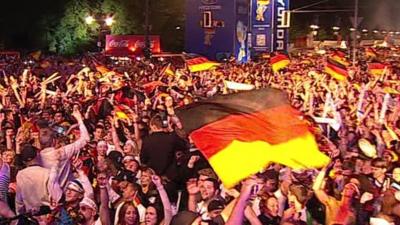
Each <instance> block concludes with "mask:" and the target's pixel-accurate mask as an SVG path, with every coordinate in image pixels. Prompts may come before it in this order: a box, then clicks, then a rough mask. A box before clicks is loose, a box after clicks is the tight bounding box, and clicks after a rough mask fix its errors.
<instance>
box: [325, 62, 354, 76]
mask: <svg viewBox="0 0 400 225" xmlns="http://www.w3.org/2000/svg"><path fill="white" fill-rule="evenodd" d="M325 72H326V73H327V74H329V75H331V76H332V77H333V78H335V79H337V80H340V81H343V80H346V79H347V77H348V76H349V74H348V72H347V67H346V66H345V65H342V64H340V63H338V62H336V61H335V60H333V59H330V58H328V59H327V61H326V65H325Z"/></svg>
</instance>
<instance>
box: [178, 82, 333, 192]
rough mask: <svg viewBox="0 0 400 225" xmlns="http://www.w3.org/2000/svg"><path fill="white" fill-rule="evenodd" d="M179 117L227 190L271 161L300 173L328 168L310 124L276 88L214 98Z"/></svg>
mask: <svg viewBox="0 0 400 225" xmlns="http://www.w3.org/2000/svg"><path fill="white" fill-rule="evenodd" d="M177 115H178V117H179V118H180V119H181V122H182V124H183V127H184V129H185V130H186V131H187V132H188V133H189V134H190V138H191V139H192V140H193V142H194V144H195V145H196V146H197V147H198V148H199V149H200V151H201V152H202V153H203V155H204V156H205V157H206V158H207V159H208V161H209V163H210V164H211V166H212V167H213V169H214V170H215V172H216V173H217V174H218V176H219V177H220V179H221V180H222V182H223V183H224V185H225V187H227V188H229V187H232V186H234V185H235V184H237V183H238V182H239V181H240V180H242V179H244V178H246V177H247V176H249V175H251V174H254V173H257V172H258V171H260V170H261V169H263V168H265V167H266V166H267V165H268V164H269V163H272V162H275V163H280V164H283V165H286V166H289V167H292V168H295V169H301V168H315V167H323V166H325V165H326V164H327V163H329V158H328V157H327V156H326V155H324V154H322V153H321V152H320V151H319V150H318V147H317V144H316V142H315V139H314V136H313V135H312V134H311V133H310V132H309V127H308V124H307V122H306V121H304V120H302V119H301V115H300V113H299V112H298V111H296V110H295V109H294V108H292V107H291V106H290V105H289V103H288V100H287V98H286V94H285V93H283V92H282V91H279V90H277V89H272V88H265V89H260V90H251V91H244V92H240V93H235V94H230V95H219V96H215V97H212V98H210V99H208V100H204V101H200V102H197V103H194V104H191V105H189V106H186V107H184V108H181V109H178V110H177Z"/></svg>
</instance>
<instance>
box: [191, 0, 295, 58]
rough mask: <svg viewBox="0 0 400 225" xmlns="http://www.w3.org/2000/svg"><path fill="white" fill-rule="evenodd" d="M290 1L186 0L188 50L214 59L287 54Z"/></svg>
mask: <svg viewBox="0 0 400 225" xmlns="http://www.w3.org/2000/svg"><path fill="white" fill-rule="evenodd" d="M288 10H289V0H186V31H185V49H186V51H187V52H190V53H197V54H201V55H204V56H206V57H208V58H210V59H213V60H220V59H223V58H226V57H227V56H232V55H233V56H235V58H236V60H237V61H238V62H246V61H247V60H248V59H249V58H250V52H252V53H254V54H257V53H268V52H273V51H283V52H285V51H287V48H288V42H289V38H288V36H289V32H288V28H289V20H290V18H289V16H290V14H289V13H288Z"/></svg>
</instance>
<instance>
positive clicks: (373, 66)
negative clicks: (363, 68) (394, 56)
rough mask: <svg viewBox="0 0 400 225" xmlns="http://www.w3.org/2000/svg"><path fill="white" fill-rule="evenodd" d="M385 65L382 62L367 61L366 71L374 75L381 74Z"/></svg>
mask: <svg viewBox="0 0 400 225" xmlns="http://www.w3.org/2000/svg"><path fill="white" fill-rule="evenodd" d="M385 68H387V65H385V64H382V63H368V72H369V73H370V74H372V75H374V76H381V75H382V74H383V73H384V72H385Z"/></svg>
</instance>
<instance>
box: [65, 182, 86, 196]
mask: <svg viewBox="0 0 400 225" xmlns="http://www.w3.org/2000/svg"><path fill="white" fill-rule="evenodd" d="M67 189H70V190H73V191H76V192H78V193H81V194H83V193H85V189H83V185H82V183H81V182H80V181H78V180H72V181H70V182H68V184H67Z"/></svg>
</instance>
